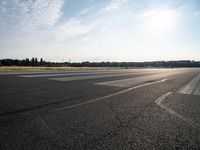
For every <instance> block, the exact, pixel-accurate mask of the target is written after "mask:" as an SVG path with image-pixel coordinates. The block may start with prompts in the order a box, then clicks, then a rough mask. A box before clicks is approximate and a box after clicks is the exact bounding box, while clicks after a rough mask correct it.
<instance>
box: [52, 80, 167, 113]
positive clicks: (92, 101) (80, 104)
mask: <svg viewBox="0 0 200 150" xmlns="http://www.w3.org/2000/svg"><path fill="white" fill-rule="evenodd" d="M165 81H166V79H163V80H159V81H155V82H151V83H145V84H141V85H138V86H134V87H131V88H128V89H125V90H122V91H119V92H116V93H113V94H109V95H106V96H103V97H99V98H95V99H91V100H88V101H86V102H83V103H79V104H74V105H71V106H66V107H62V108H58V109H56V110H53V111H51V112H50V113H54V112H57V111H61V110H67V109H72V108H76V107H79V106H82V105H85V104H90V103H94V102H97V101H101V100H103V99H106V98H110V97H113V96H117V95H120V94H124V93H127V92H129V91H131V90H134V89H137V88H140V87H145V86H148V85H153V84H157V83H161V82H165Z"/></svg>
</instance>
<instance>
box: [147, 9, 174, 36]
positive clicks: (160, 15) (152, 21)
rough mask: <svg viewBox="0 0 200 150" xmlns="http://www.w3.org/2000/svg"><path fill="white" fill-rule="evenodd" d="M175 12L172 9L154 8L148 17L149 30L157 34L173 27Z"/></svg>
mask: <svg viewBox="0 0 200 150" xmlns="http://www.w3.org/2000/svg"><path fill="white" fill-rule="evenodd" d="M174 16H175V13H174V11H172V10H155V11H154V12H153V13H152V14H151V15H150V16H149V18H148V26H149V27H150V30H151V31H156V32H157V33H158V34H160V33H166V32H168V31H170V30H171V29H172V28H173V27H174V23H175V18H174Z"/></svg>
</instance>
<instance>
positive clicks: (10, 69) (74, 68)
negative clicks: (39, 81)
mask: <svg viewBox="0 0 200 150" xmlns="http://www.w3.org/2000/svg"><path fill="white" fill-rule="evenodd" d="M109 69H119V68H116V67H115V68H114V67H21V66H20V67H19V66H1V67H0V71H51V70H52V71H53V70H55V71H68V70H69V71H70V70H109Z"/></svg>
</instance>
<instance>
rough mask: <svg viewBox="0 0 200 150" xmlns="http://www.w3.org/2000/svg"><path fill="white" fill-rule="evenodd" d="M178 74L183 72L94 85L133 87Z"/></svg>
mask: <svg viewBox="0 0 200 150" xmlns="http://www.w3.org/2000/svg"><path fill="white" fill-rule="evenodd" d="M180 73H184V72H170V73H163V74H156V75H147V76H143V77H136V78H128V79H121V80H113V81H106V82H99V83H95V84H98V85H107V86H117V87H131V86H133V85H137V84H140V83H145V82H148V81H155V80H159V79H162V78H166V77H169V76H173V75H177V74H180Z"/></svg>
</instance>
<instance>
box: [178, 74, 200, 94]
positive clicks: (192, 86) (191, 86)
mask: <svg viewBox="0 0 200 150" xmlns="http://www.w3.org/2000/svg"><path fill="white" fill-rule="evenodd" d="M178 93H181V94H193V95H200V73H199V74H198V75H197V76H196V77H195V78H194V79H193V80H192V81H190V82H189V83H187V84H186V85H185V86H183V87H182V88H181V89H180V90H178Z"/></svg>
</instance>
